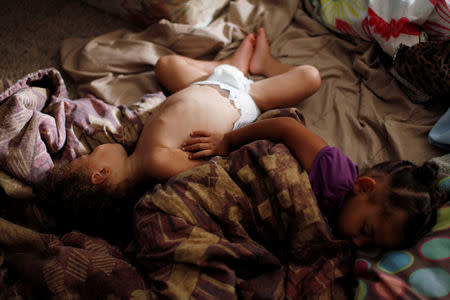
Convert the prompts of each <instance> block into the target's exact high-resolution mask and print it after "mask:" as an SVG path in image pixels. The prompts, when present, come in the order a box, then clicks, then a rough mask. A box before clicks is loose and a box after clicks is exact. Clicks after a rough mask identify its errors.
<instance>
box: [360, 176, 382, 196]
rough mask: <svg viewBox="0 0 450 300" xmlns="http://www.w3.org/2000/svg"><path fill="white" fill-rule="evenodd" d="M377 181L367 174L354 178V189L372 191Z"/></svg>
mask: <svg viewBox="0 0 450 300" xmlns="http://www.w3.org/2000/svg"><path fill="white" fill-rule="evenodd" d="M376 184H377V182H376V181H375V179H373V178H372V177H369V176H361V177H358V178H356V182H355V191H357V192H366V193H367V192H373V191H374V190H375V186H376Z"/></svg>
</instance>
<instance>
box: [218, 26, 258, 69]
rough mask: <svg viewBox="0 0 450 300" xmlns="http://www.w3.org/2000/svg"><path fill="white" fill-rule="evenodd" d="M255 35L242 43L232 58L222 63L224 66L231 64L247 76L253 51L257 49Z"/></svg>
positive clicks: (251, 35) (247, 37) (250, 35)
mask: <svg viewBox="0 0 450 300" xmlns="http://www.w3.org/2000/svg"><path fill="white" fill-rule="evenodd" d="M255 42H256V39H255V35H254V34H253V33H250V34H249V35H247V36H246V37H245V39H244V40H243V41H242V42H241V44H240V45H239V47H238V48H237V49H236V51H235V52H234V53H233V55H232V56H231V57H230V58H226V59H224V60H223V61H222V63H224V64H230V65H232V66H235V67H236V68H238V69H239V70H241V71H242V73H244V74H245V75H247V73H248V69H249V65H250V59H251V58H252V56H253V50H254V47H255Z"/></svg>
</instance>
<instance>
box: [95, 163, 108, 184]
mask: <svg viewBox="0 0 450 300" xmlns="http://www.w3.org/2000/svg"><path fill="white" fill-rule="evenodd" d="M110 174H111V169H110V168H108V167H103V168H102V169H100V170H96V171H94V173H92V174H91V182H92V184H101V183H103V182H104V181H105V180H106V179H107V178H108V177H109V175H110Z"/></svg>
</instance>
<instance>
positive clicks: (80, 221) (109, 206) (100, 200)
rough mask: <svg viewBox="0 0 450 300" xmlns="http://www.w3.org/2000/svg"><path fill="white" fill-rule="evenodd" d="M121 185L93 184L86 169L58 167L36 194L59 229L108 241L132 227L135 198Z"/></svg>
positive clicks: (39, 185)
mask: <svg viewBox="0 0 450 300" xmlns="http://www.w3.org/2000/svg"><path fill="white" fill-rule="evenodd" d="M124 186H127V184H122V185H119V186H117V187H115V188H113V187H111V186H108V185H106V184H92V183H91V181H90V176H89V174H88V172H87V171H86V170H85V169H82V168H79V169H77V170H69V168H68V165H63V164H61V165H56V166H55V167H54V168H53V169H52V170H50V171H49V173H48V174H47V176H46V178H45V180H43V181H42V182H40V183H39V184H38V185H36V186H35V191H36V194H37V196H38V198H39V199H40V200H41V201H42V202H41V205H42V206H43V207H44V208H45V209H46V210H47V212H49V213H50V215H51V216H52V217H53V218H54V219H55V221H56V224H57V226H58V227H59V229H61V230H73V229H78V230H81V231H83V232H85V233H88V234H93V235H101V236H102V237H104V238H106V239H109V240H111V239H115V238H118V236H119V234H118V233H119V232H120V231H121V230H124V229H127V230H128V229H129V228H127V227H130V225H129V224H131V218H132V214H133V206H134V204H135V203H136V196H137V195H135V194H134V193H132V192H131V191H130V190H129V189H125V188H124ZM116 226H117V228H115V227H116Z"/></svg>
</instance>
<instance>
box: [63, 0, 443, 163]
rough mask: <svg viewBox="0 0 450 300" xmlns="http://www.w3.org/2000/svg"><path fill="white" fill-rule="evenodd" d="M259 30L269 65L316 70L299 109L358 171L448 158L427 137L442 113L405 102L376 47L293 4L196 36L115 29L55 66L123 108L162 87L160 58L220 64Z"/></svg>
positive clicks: (162, 28) (78, 42) (235, 17)
mask: <svg viewBox="0 0 450 300" xmlns="http://www.w3.org/2000/svg"><path fill="white" fill-rule="evenodd" d="M261 26H263V27H264V28H265V29H266V33H267V37H268V40H269V43H270V49H271V53H272V55H273V56H274V57H275V58H277V59H279V60H280V61H282V62H284V63H289V64H294V65H302V64H311V65H314V66H316V67H317V68H318V69H319V71H320V73H321V76H322V79H323V80H322V86H321V88H320V89H319V90H318V91H317V92H316V93H315V94H314V95H312V96H311V97H310V98H308V99H306V100H305V101H303V102H302V103H300V104H299V105H297V107H298V108H300V110H301V111H302V112H303V114H304V116H305V119H306V124H307V126H308V127H309V128H311V129H312V130H313V131H315V132H316V133H317V134H319V135H320V136H322V137H323V138H324V139H325V140H326V141H327V142H328V143H329V144H331V145H333V146H337V147H338V148H339V149H340V150H341V151H343V152H344V153H345V154H346V155H348V156H349V157H350V158H351V159H352V160H353V161H355V162H356V163H357V164H358V165H359V167H360V169H364V168H366V167H369V166H372V165H373V164H375V163H379V162H381V161H385V160H395V159H408V160H411V161H413V162H415V163H418V164H421V163H423V162H425V161H428V160H429V159H431V158H433V157H438V156H441V155H443V154H445V153H444V151H443V150H442V149H439V148H438V147H435V146H433V145H430V144H429V143H428V139H427V135H428V132H429V130H430V129H431V127H432V126H433V124H435V123H436V122H437V120H438V119H439V117H440V116H441V115H442V114H443V113H444V111H442V110H439V109H436V110H431V109H428V108H425V107H424V106H422V105H419V104H414V103H412V102H411V101H410V99H409V98H408V97H407V95H406V94H405V92H404V90H403V89H402V85H401V84H399V83H398V82H397V81H396V79H395V78H394V77H393V76H392V75H391V74H389V72H388V71H387V70H386V68H385V64H384V61H385V60H386V57H384V55H385V54H384V53H383V51H382V50H381V48H380V47H379V46H378V45H377V44H376V43H373V42H368V41H364V40H361V39H357V38H353V37H349V36H347V37H343V36H338V35H337V34H335V33H333V32H332V31H330V30H329V29H327V28H326V27H325V26H323V25H321V24H320V23H319V22H318V21H317V20H315V19H314V18H313V17H311V16H310V15H309V14H308V13H307V12H306V10H305V8H304V7H303V1H299V0H286V1H281V2H280V1H272V0H262V1H250V0H238V1H232V2H231V3H230V5H229V6H228V7H227V9H226V10H224V11H223V13H222V14H221V15H219V16H218V17H217V19H216V20H214V21H213V22H212V23H210V24H209V25H208V26H206V27H201V28H194V27H192V26H189V25H183V24H175V23H170V22H168V21H166V20H162V21H161V22H160V23H158V24H154V25H152V26H150V27H148V28H147V29H146V30H144V31H142V32H131V31H127V30H118V31H115V32H111V33H107V34H104V35H102V36H99V37H97V38H93V39H70V40H66V41H65V42H64V44H63V47H62V49H61V58H62V65H63V68H64V70H66V71H67V72H68V73H69V74H70V75H71V76H72V77H73V78H74V79H75V80H76V81H77V83H78V84H79V92H80V93H81V94H82V95H85V94H87V93H92V94H94V95H96V97H98V98H100V99H104V100H105V101H107V102H109V103H114V104H120V103H130V102H134V101H136V99H139V97H140V96H141V95H143V94H145V93H148V92H154V91H157V90H160V89H161V87H160V86H159V85H158V84H157V82H156V81H155V77H154V72H153V67H154V65H155V63H156V62H157V60H158V58H159V57H160V56H163V55H167V54H172V53H177V54H181V55H186V56H189V57H194V58H199V59H215V60H220V59H222V58H225V57H227V56H228V55H230V54H231V53H232V52H233V51H234V50H235V49H236V48H237V46H238V45H239V43H240V41H241V40H242V39H243V38H244V37H245V35H246V34H248V33H250V32H256V30H257V28H259V27H261ZM260 78H261V77H258V76H253V78H252V79H256V80H257V79H260ZM299 80H301V78H299Z"/></svg>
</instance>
